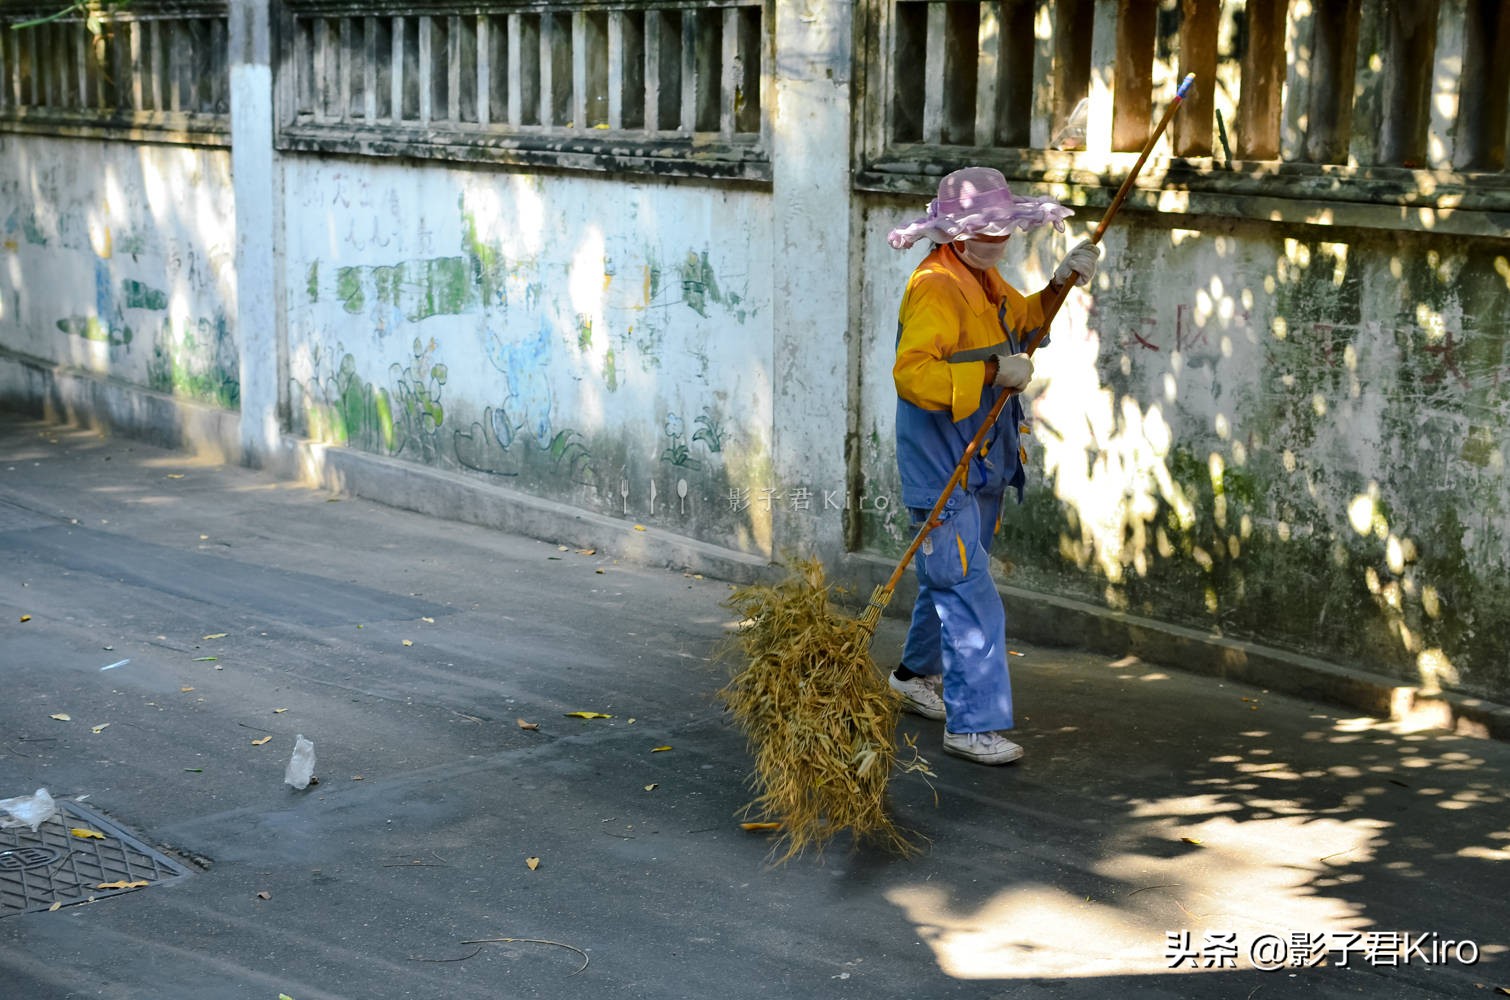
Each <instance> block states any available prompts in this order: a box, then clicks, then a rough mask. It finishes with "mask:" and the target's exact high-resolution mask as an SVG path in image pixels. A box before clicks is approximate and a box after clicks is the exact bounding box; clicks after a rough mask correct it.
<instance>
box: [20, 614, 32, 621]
mask: <svg viewBox="0 0 1510 1000" xmlns="http://www.w3.org/2000/svg"><path fill="white" fill-rule="evenodd" d="M21 620H22V621H24V622H29V621H31V615H22V616H21Z"/></svg>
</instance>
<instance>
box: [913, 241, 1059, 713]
mask: <svg viewBox="0 0 1510 1000" xmlns="http://www.w3.org/2000/svg"><path fill="white" fill-rule="evenodd" d="M985 277H986V280H985V285H986V287H984V288H983V287H982V284H981V282H980V281H978V280H977V279H976V278H975V276H974V274H973V273H972V272H971V271H970V269H969V268H967V267H966V266H965V265H964V264H963V263H962V262H961V261H960V260H959V259H958V257H957V256H956V255H955V253H954V252H953V250H951V249H949V248H948V247H938V248H936V249H935V250H934V251H933V252H932V253H931V254H929V255H928V257H927V258H926V259H925V260H924V261H923V262H922V263H921V264H919V265H918V267H917V269H916V270H915V271H914V272H913V275H912V278H911V279H910V280H909V281H908V285H907V292H906V294H905V295H904V296H903V299H902V307H901V312H900V317H899V324H898V331H897V361H896V365H895V366H894V368H893V377H894V379H895V381H896V386H897V420H896V428H897V465H898V469H899V471H900V473H901V479H902V503H903V504H904V505H905V506H906V507H907V508H908V510H909V511H910V512H911V514H912V518H913V527H914V530H915V529H916V528H917V527H918V526H920V525H921V524H922V522H923V521H924V520H925V519H926V518H927V516H928V512H929V510H930V509H931V508H932V506H933V504H934V502H935V501H936V500H937V499H938V496H939V492H940V491H941V490H942V489H943V487H944V486H945V484H947V483H948V481H949V477H950V476H951V475H952V474H953V472H954V468H955V466H956V465H957V464H958V462H959V459H960V456H961V455H963V454H964V452H965V446H966V445H967V444H969V442H970V438H971V437H972V436H973V435H974V434H975V431H976V430H977V428H979V427H980V425H981V423H982V422H984V420H985V419H986V417H987V416H988V415H989V413H990V410H991V407H992V406H993V405H994V404H995V403H996V400H997V398H998V397H999V396H1000V395H1001V393H1003V392H1005V391H1006V390H1004V389H999V388H997V387H995V386H988V387H986V388H981V385H982V382H983V381H984V379H985V367H984V362H985V359H986V358H988V357H989V356H990V355H992V354H1004V355H1010V354H1016V353H1018V352H1019V351H1021V350H1022V348H1023V347H1024V346H1025V344H1026V342H1027V340H1029V339H1030V336H1031V333H1032V331H1034V330H1036V329H1037V327H1039V326H1041V325H1042V323H1043V312H1042V308H1041V307H1040V305H1039V302H1038V296H1037V295H1032V296H1023V295H1022V294H1021V293H1020V292H1018V291H1017V290H1016V289H1014V288H1012V287H1011V286H1010V285H1008V284H1007V283H1006V281H1005V280H1003V279H1002V278H1001V276H1000V275H999V274H997V273H996V272H995V270H991V271H988V272H986V275H985ZM1024 424H1025V413H1024V410H1023V406H1022V401H1021V399H1011V400H1009V401H1008V402H1007V405H1006V406H1005V407H1004V408H1003V410H1002V414H1001V417H1000V418H999V419H998V420H997V423H996V426H995V427H994V428H993V429H992V430H991V431H988V432H987V434H986V438H985V440H984V441H983V443H982V448H981V450H980V452H979V453H977V455H976V457H975V458H974V459H972V460H971V462H970V468H969V475H968V476H966V478H965V482H964V485H963V486H962V487H960V488H958V489H956V490H955V491H954V493H953V495H952V496H950V498H949V500H948V501H947V502H946V504H945V506H944V509H943V510H942V511H940V514H939V516H940V517H941V518H943V523H941V524H940V525H939V526H938V527H936V528H934V529H933V530H932V531H930V532H929V533H928V535H927V537H926V538H925V539H924V541H923V544H922V546H921V547H920V548H919V549H918V553H917V556H916V557H915V558H916V563H917V576H918V597H917V603H916V604H915V605H914V606H913V611H912V624H911V626H910V628H909V629H908V632H907V642H906V645H905V646H904V647H903V650H902V665H903V666H904V667H906V668H907V669H908V670H911V671H912V672H913V673H917V674H923V675H926V676H935V675H939V674H942V675H943V682H944V683H943V696H944V707H945V710H946V712H947V713H948V728H949V731H950V732H955V733H983V732H992V731H995V730H1002V729H1011V728H1012V726H1013V716H1012V682H1011V678H1010V675H1009V673H1008V670H1007V651H1006V649H1007V647H1006V612H1005V609H1004V608H1003V607H1002V602H1001V596H1000V594H998V592H997V590H996V584H995V583H994V582H993V581H992V579H991V572H990V551H991V543H992V541H993V539H994V536H995V533H996V528H997V524H998V519H999V516H1000V512H1001V502H1002V497H1003V495H1004V494H1005V492H1006V490H1007V489H1008V488H1011V489H1013V490H1015V491H1016V494H1017V499H1018V501H1019V502H1021V500H1022V493H1023V485H1024V482H1025V480H1026V476H1025V473H1024V471H1023V468H1022V463H1021V460H1020V452H1019V448H1020V444H1019V440H1018V435H1019V428H1021V427H1023V426H1024Z"/></svg>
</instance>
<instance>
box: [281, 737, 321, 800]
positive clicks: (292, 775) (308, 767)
mask: <svg viewBox="0 0 1510 1000" xmlns="http://www.w3.org/2000/svg"><path fill="white" fill-rule="evenodd" d="M314 775H315V745H314V744H313V743H312V742H310V741H309V740H306V739H305V738H304V734H303V733H300V734H299V736H298V737H297V738H295V740H294V755H293V756H292V757H290V758H289V760H288V770H287V771H285V772H283V781H284V782H285V783H286V784H289V785H293V786H294V787H295V788H308V787H309V780H310V779H311V778H313V777H314Z"/></svg>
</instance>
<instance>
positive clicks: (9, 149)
mask: <svg viewBox="0 0 1510 1000" xmlns="http://www.w3.org/2000/svg"><path fill="white" fill-rule="evenodd" d="M230 163H231V161H230V155H229V154H228V152H227V151H226V150H224V149H218V150H217V149H201V148H194V147H188V146H153V145H140V146H138V145H132V144H126V143H119V142H106V141H100V140H93V139H59V138H52V137H47V136H15V135H0V206H4V207H3V208H0V213H3V217H0V230H3V232H0V269H3V281H4V286H3V294H0V344H3V345H4V347H5V348H6V349H7V350H9V351H13V352H16V353H18V354H21V355H25V356H27V357H30V358H33V359H36V360H37V361H39V362H41V363H43V364H45V365H48V366H54V367H58V368H61V369H65V370H71V371H78V372H88V373H93V374H96V375H102V376H108V377H109V378H111V379H116V380H121V381H124V382H127V383H129V384H131V385H134V386H138V387H140V388H144V389H150V390H153V391H156V392H161V393H166V394H168V395H171V396H173V397H174V398H177V399H182V400H187V401H193V402H198V403H205V404H209V405H212V406H216V407H221V408H225V409H235V408H236V407H237V406H238V405H239V401H240V372H239V352H238V347H237V341H236V327H235V323H234V322H233V317H234V315H235V301H236V300H235V294H236V282H235V274H234V269H233V267H232V255H233V249H234V242H235V225H234V205H235V193H234V190H233V186H232V181H231V171H230Z"/></svg>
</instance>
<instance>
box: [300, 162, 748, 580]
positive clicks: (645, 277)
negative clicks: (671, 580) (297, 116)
mask: <svg viewBox="0 0 1510 1000" xmlns="http://www.w3.org/2000/svg"><path fill="white" fill-rule="evenodd" d="M291 169H293V171H294V173H295V175H296V179H295V180H294V181H293V182H292V183H291V184H290V190H294V191H298V192H302V193H300V194H296V195H294V196H293V198H294V200H295V201H296V202H299V201H300V199H303V203H302V204H297V203H296V204H295V205H293V206H292V207H291V211H293V212H294V213H296V214H304V215H305V216H306V217H309V218H322V219H325V220H327V221H326V223H325V227H326V228H325V229H324V230H323V231H320V232H305V233H304V234H303V235H302V237H301V236H300V235H299V234H297V233H296V236H295V238H294V240H293V243H294V245H291V246H290V247H289V254H288V257H289V263H288V271H287V274H288V280H289V281H290V283H291V287H293V288H295V289H297V290H298V291H299V293H300V294H297V295H294V296H292V297H291V298H292V305H291V308H290V331H291V333H290V343H291V345H293V347H292V349H291V356H290V378H291V390H290V395H291V398H292V399H293V401H294V403H295V411H296V421H297V422H298V426H297V427H296V430H297V431H298V432H300V433H303V434H307V435H309V436H311V437H315V438H318V439H322V440H327V441H333V442H338V443H342V444H346V445H349V446H351V447H355V448H360V449H363V450H366V451H371V452H374V453H377V454H382V455H387V456H392V457H396V458H400V459H407V460H413V461H417V462H422V463H425V464H428V465H433V466H436V467H439V468H449V469H455V470H459V471H466V472H468V473H475V474H480V475H484V476H487V477H493V478H496V479H497V480H498V481H499V482H501V483H504V484H507V485H512V486H517V487H518V488H520V489H523V490H525V491H527V492H529V493H531V494H534V495H539V496H545V497H550V498H554V499H560V500H564V501H567V502H570V503H573V504H578V505H581V506H583V507H584V508H587V509H591V510H596V511H599V512H602V513H607V514H610V515H613V516H616V517H620V518H624V519H626V520H633V521H636V522H642V523H647V524H650V523H654V524H660V525H663V526H666V527H668V528H671V529H673V530H677V531H679V532H682V533H685V534H689V535H692V536H694V537H700V538H704V539H707V540H710V541H715V542H717V543H718V544H721V545H729V546H731V547H734V548H741V549H745V550H747V551H756V552H760V551H765V549H764V548H763V546H766V545H768V540H769V534H770V532H769V520H770V512H769V510H768V509H762V507H761V505H759V504H755V503H743V504H742V503H740V502H739V499H740V497H741V496H742V495H745V494H749V493H751V492H752V491H755V490H756V489H758V487H757V486H756V485H755V483H756V481H757V480H759V479H760V478H761V476H762V475H763V472H762V470H763V469H765V468H768V466H769V459H768V456H767V447H768V446H767V443H766V442H767V439H768V437H769V428H770V423H771V416H770V399H769V387H768V384H767V382H768V380H767V379H766V377H765V376H764V374H763V373H764V372H766V371H769V367H770V362H769V352H770V334H769V328H768V326H764V324H766V323H768V318H767V317H768V313H769V309H768V307H767V305H766V304H765V303H764V302H761V301H760V300H759V299H756V298H752V296H751V294H750V291H749V290H750V288H752V287H755V288H759V287H762V286H765V287H768V286H769V278H768V276H767V277H762V276H761V275H760V274H758V273H755V274H752V273H751V272H752V269H759V268H762V267H768V266H769V261H768V259H767V258H765V257H763V254H764V253H768V252H767V251H763V250H762V249H761V246H762V244H761V240H760V238H759V235H758V233H756V232H752V231H750V230H749V229H747V228H739V229H738V230H725V229H723V228H722V227H720V226H717V225H714V219H715V216H714V215H713V214H711V213H709V212H708V210H707V209H706V208H705V207H704V206H705V203H706V202H708V201H709V199H710V197H711V198H722V199H726V198H752V197H754V196H748V195H725V194H718V195H713V196H710V195H708V194H707V193H706V192H699V193H697V194H695V195H693V196H690V197H689V196H686V195H680V194H678V193H676V192H674V191H672V190H670V189H661V188H658V187H655V186H653V185H647V186H646V187H644V188H643V189H642V188H636V189H635V197H632V198H629V199H628V200H627V201H626V200H625V199H623V198H622V197H621V194H622V191H623V188H622V187H621V186H615V187H614V188H613V190H614V192H615V198H614V200H613V201H612V202H607V201H604V200H601V199H602V192H603V191H604V190H607V188H604V187H603V186H602V185H601V182H595V181H592V180H577V179H562V180H546V179H541V178H523V177H513V176H507V175H499V176H497V177H494V178H485V177H476V176H472V175H461V174H455V175H452V174H448V173H445V172H431V173H429V174H427V175H426V177H427V184H428V185H429V187H428V188H426V189H425V190H421V191H418V192H416V191H414V190H413V187H414V183H413V182H414V177H415V175H414V174H413V173H406V172H402V171H395V170H393V169H392V168H390V167H386V166H385V165H382V164H377V165H372V166H368V165H341V166H330V165H321V164H318V163H309V164H297V165H295V166H293V167H292V168H291ZM610 203H611V204H613V205H614V206H615V211H614V213H612V214H611V215H610V217H607V218H603V217H601V216H602V212H601V210H600V209H595V208H594V206H602V205H605V204H610ZM662 219H664V221H661V220H662ZM735 261H737V262H738V264H737V265H735V264H733V263H731V262H735ZM715 357H716V358H717V359H718V360H717V361H716V362H715V360H714V359H715ZM767 478H768V477H767ZM741 491H743V493H742V492H741Z"/></svg>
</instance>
